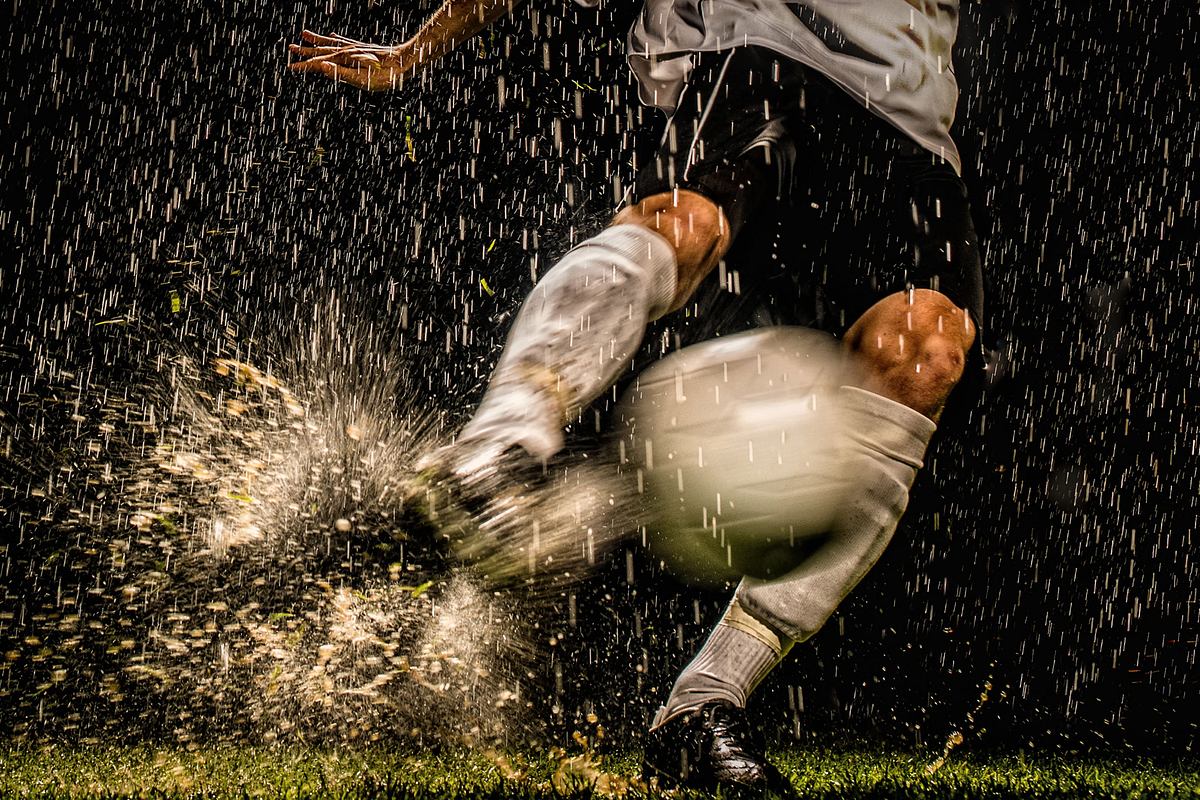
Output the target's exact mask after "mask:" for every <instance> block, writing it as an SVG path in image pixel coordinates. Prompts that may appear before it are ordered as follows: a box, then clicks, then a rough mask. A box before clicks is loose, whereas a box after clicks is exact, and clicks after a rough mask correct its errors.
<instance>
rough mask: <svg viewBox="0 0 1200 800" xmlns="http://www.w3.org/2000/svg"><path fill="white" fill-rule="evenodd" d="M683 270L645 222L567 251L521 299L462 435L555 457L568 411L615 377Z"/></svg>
mask: <svg viewBox="0 0 1200 800" xmlns="http://www.w3.org/2000/svg"><path fill="white" fill-rule="evenodd" d="M676 268H677V265H676V259H675V249H674V248H673V247H672V246H671V244H670V243H669V242H668V241H667V240H666V239H664V238H663V237H662V236H661V235H660V234H658V233H656V232H655V231H652V230H650V229H649V228H646V227H645V226H642V225H615V226H613V227H611V228H608V229H606V230H604V231H602V232H601V233H600V234H598V235H596V236H594V237H592V238H591V239H589V240H587V241H585V242H583V243H582V244H580V245H579V246H578V247H576V248H575V249H573V250H571V251H570V252H569V253H567V254H566V255H565V256H563V258H562V260H560V261H559V262H558V263H557V264H556V265H555V266H554V268H553V269H551V270H550V271H549V272H547V273H546V275H545V277H543V278H542V280H541V281H539V282H538V284H537V285H536V286H534V288H533V291H532V292H531V293H530V295H529V298H528V299H527V300H526V301H525V305H524V306H522V308H521V312H520V313H519V314H518V315H517V319H516V321H515V322H514V323H513V326H512V329H511V330H510V331H509V334H508V342H507V344H506V345H505V349H504V353H503V354H502V355H501V356H500V363H499V365H498V366H497V367H496V371H495V373H494V374H493V375H492V379H491V383H490V384H489V387H488V390H487V393H486V394H485V395H484V398H483V402H482V403H480V406H479V409H478V411H476V413H475V416H474V417H473V418H472V419H471V421H470V422H469V423H468V424H467V426H466V427H465V428H464V429H463V432H462V435H461V437H460V441H474V440H481V441H485V442H492V443H494V444H495V445H497V446H499V447H507V446H510V445H513V444H519V445H521V446H522V447H524V448H525V449H526V450H527V451H529V453H531V454H532V455H534V456H537V457H539V458H543V459H544V458H548V457H549V456H551V455H553V454H554V453H555V452H556V451H557V450H558V449H559V448H561V447H562V426H563V424H564V423H565V422H566V420H567V419H568V418H569V417H570V415H571V414H573V413H574V412H575V411H576V409H578V408H579V407H581V406H583V405H586V404H587V403H590V402H591V401H592V400H594V399H596V398H597V397H598V396H599V395H600V394H601V393H602V392H604V390H605V389H607V388H608V387H609V386H611V385H612V383H613V381H615V380H616V379H617V377H618V376H619V375H620V373H621V371H622V370H623V369H624V368H625V367H626V365H627V364H628V363H629V361H630V359H632V358H633V354H634V352H635V351H636V349H637V347H638V345H639V344H640V343H641V341H642V335H643V334H644V333H645V328H646V325H647V324H648V323H649V322H651V321H653V320H655V319H657V318H658V317H660V316H662V315H663V314H665V313H666V312H667V311H668V310H669V309H670V306H671V302H672V300H673V299H674V297H675V289H676V283H677V276H676Z"/></svg>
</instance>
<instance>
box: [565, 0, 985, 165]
mask: <svg viewBox="0 0 1200 800" xmlns="http://www.w3.org/2000/svg"><path fill="white" fill-rule="evenodd" d="M577 1H578V2H580V3H581V4H582V5H585V6H594V5H596V4H597V3H598V2H599V0H577ZM958 8H959V0H645V8H644V9H643V10H642V14H641V16H640V17H639V18H638V20H637V22H636V23H635V24H634V26H633V30H632V31H630V34H629V64H630V66H631V67H632V68H633V71H634V73H635V74H636V75H637V77H638V81H639V84H640V95H641V99H642V102H644V103H646V104H648V105H653V106H657V107H659V108H662V109H664V110H665V111H668V112H670V111H673V110H674V109H675V104H676V103H677V102H678V100H679V95H680V93H681V92H682V91H683V85H684V82H685V81H686V79H687V75H688V73H689V72H690V71H691V68H692V58H691V54H692V53H697V52H706V51H713V50H726V49H728V48H730V47H736V46H738V45H759V46H762V47H767V48H770V49H771V50H774V51H776V52H778V53H780V54H782V55H784V56H787V57H789V58H793V59H795V60H796V61H799V62H800V63H802V64H805V65H807V66H809V67H811V68H812V69H815V70H817V71H818V72H821V73H822V74H824V75H826V76H828V77H829V79H830V80H832V81H833V82H834V83H836V84H838V85H839V86H841V87H842V88H843V89H845V90H846V91H847V92H849V93H850V94H851V95H853V96H854V97H855V98H857V99H858V100H859V101H861V102H862V103H863V104H864V106H866V107H867V108H869V109H871V110H872V111H874V112H875V113H876V114H878V115H879V116H881V117H883V118H884V119H886V120H887V121H888V122H890V123H892V124H893V125H895V126H896V127H897V128H899V129H900V130H901V131H903V132H904V133H906V134H907V135H908V136H909V137H911V138H912V139H913V141H915V142H917V143H918V144H920V145H921V146H922V147H925V148H926V149H928V150H931V151H932V152H934V153H936V154H938V155H940V156H942V157H944V158H945V159H946V160H947V161H948V162H950V163H951V164H952V165H953V167H954V169H955V170H956V171H958V172H961V171H962V164H961V161H960V159H959V155H958V148H957V147H955V145H954V140H953V139H952V138H951V136H950V125H951V123H952V122H953V121H954V109H955V105H956V104H957V102H958V84H957V82H956V81H955V79H954V70H953V65H952V63H951V49H952V48H953V46H954V40H955V37H956V35H957V32H958Z"/></svg>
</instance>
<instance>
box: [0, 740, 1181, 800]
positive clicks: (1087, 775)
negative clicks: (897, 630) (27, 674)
mask: <svg viewBox="0 0 1200 800" xmlns="http://www.w3.org/2000/svg"><path fill="white" fill-rule="evenodd" d="M777 761H778V763H779V764H780V766H781V768H782V769H783V771H784V772H785V774H787V775H788V776H789V777H790V778H791V779H792V782H793V784H794V785H795V786H796V788H797V789H798V790H799V791H800V793H801V794H802V796H804V797H812V798H831V799H832V798H851V799H852V798H913V799H914V800H925V799H926V798H929V799H931V800H932V799H933V798H1084V797H1086V798H1151V797H1153V798H1158V797H1170V798H1184V797H1188V798H1200V762H1198V761H1197V760H1170V761H1149V760H1144V759H1135V758H1130V757H1117V758H1113V757H1105V756H1101V755H1084V756H1079V755H1076V756H1053V757H1046V756H1039V757H1037V758H1033V757H1025V756H1022V755H1011V756H984V755H970V754H964V755H963V756H962V757H952V758H951V759H950V760H949V761H948V762H947V763H946V764H944V765H943V766H942V767H941V768H940V769H938V770H936V771H935V772H934V773H933V774H932V775H931V774H928V770H929V766H930V758H928V757H927V756H925V755H918V754H914V753H903V752H896V751H884V750H879V751H866V750H849V749H844V750H839V749H836V748H835V749H828V748H821V749H812V750H805V751H798V750H797V751H790V752H782V753H779V754H777ZM636 763H637V760H636V758H635V757H633V756H625V757H612V756H610V757H605V758H602V759H600V760H599V761H596V760H593V759H590V758H587V757H579V756H577V757H575V758H567V757H559V758H554V757H551V756H541V757H538V758H535V759H531V758H528V757H525V756H520V755H516V754H509V755H508V756H507V757H503V758H502V757H498V756H495V755H494V754H493V755H490V756H489V755H484V754H478V753H470V754H468V753H463V754H456V755H438V756H432V755H428V756H414V755H411V754H404V755H402V754H398V753H392V752H389V751H386V750H384V749H375V750H372V749H366V748H362V749H343V750H336V751H334V750H306V749H303V748H298V747H277V748H248V747H233V746H227V747H215V748H207V749H205V748H202V749H199V750H192V751H187V750H182V749H173V748H166V749H155V748H152V747H148V746H138V747H126V748H119V747H87V748H62V747H41V748H38V747H29V746H25V747H18V748H11V749H8V750H6V751H3V752H0V795H3V796H6V797H7V796H17V797H47V798H57V797H128V796H135V797H162V798H174V797H180V798H184V797H245V796H251V797H293V798H302V797H338V798H387V797H396V798H463V799H464V800H465V799H466V798H510V797H511V798H552V797H596V796H605V795H606V792H605V791H597V790H596V788H594V787H596V786H598V787H600V789H607V790H608V791H609V792H616V793H621V792H625V793H626V794H627V795H628V796H633V797H639V796H645V794H646V792H645V790H644V788H642V787H638V786H636V784H631V783H630V780H629V779H630V778H631V777H632V776H633V775H634V774H635V772H636ZM650 794H651V795H652V796H655V795H656V793H654V792H650Z"/></svg>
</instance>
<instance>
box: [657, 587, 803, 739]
mask: <svg viewBox="0 0 1200 800" xmlns="http://www.w3.org/2000/svg"><path fill="white" fill-rule="evenodd" d="M791 646H792V642H791V641H790V640H789V639H786V638H781V636H780V635H779V634H778V633H777V632H775V631H774V630H772V629H771V628H769V627H767V626H766V625H764V624H763V623H761V622H759V621H758V620H757V619H755V618H754V617H752V616H750V615H749V614H747V613H746V612H745V611H744V610H742V608H741V606H740V605H739V604H738V601H737V598H734V600H733V602H731V603H730V604H729V608H728V609H726V611H725V615H724V616H723V617H721V621H720V622H718V623H717V627H716V628H714V629H713V632H712V633H711V634H710V635H709V637H708V640H707V641H705V643H704V646H703V647H701V648H700V652H699V653H697V654H696V657H695V658H693V659H692V662H691V663H690V664H688V665H687V667H686V668H685V669H684V670H683V672H682V673H680V675H679V678H678V679H677V680H676V681H675V685H674V686H673V687H672V688H671V696H670V697H668V698H667V702H666V704H665V705H664V706H663V707H662V708H660V709H659V710H658V714H657V715H656V716H655V718H654V725H653V727H655V728H657V727H658V726H659V725H662V724H663V723H665V722H669V721H671V720H672V719H674V718H675V717H678V716H679V715H681V714H686V713H688V712H689V711H695V710H696V709H698V708H700V706H702V705H704V704H705V703H708V702H711V701H713V700H728V701H729V702H731V703H733V704H734V705H735V706H739V707H744V706H745V705H746V698H747V697H749V696H750V693H751V692H752V691H754V687H756V686H758V684H759V682H760V681H762V679H763V678H764V677H766V675H767V673H768V672H770V671H771V670H772V669H773V668H774V667H775V665H776V664H778V663H779V662H780V661H781V660H782V659H783V657H784V656H785V655H787V651H788V650H789V649H790V648H791Z"/></svg>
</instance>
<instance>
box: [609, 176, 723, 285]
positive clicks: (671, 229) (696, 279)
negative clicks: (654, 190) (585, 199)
mask: <svg viewBox="0 0 1200 800" xmlns="http://www.w3.org/2000/svg"><path fill="white" fill-rule="evenodd" d="M613 224H614V225H626V224H634V225H645V226H646V227H648V228H650V229H651V230H653V231H656V232H657V233H659V234H661V235H662V236H663V238H665V239H666V240H667V241H668V242H670V243H671V246H672V247H674V248H675V257H676V263H677V265H678V270H679V275H678V278H679V280H678V286H679V292H678V296H677V298H676V303H675V304H674V305H675V306H678V305H680V304H682V303H683V302H684V301H685V300H686V299H687V298H688V297H689V296H690V295H691V294H692V292H693V291H694V290H695V288H696V286H697V285H698V284H699V283H700V281H701V280H702V279H703V278H704V276H705V275H707V274H708V272H709V271H710V270H711V269H712V268H713V267H714V266H715V265H716V263H717V261H718V259H720V257H721V256H723V255H724V254H725V251H726V250H728V249H729V243H730V240H731V237H730V235H729V225H728V223H727V222H726V220H725V215H724V214H723V213H722V212H721V208H720V207H719V206H718V205H717V204H716V203H714V202H713V201H712V200H710V199H708V198H707V197H705V196H704V195H702V194H699V193H697V192H691V191H687V190H685V189H681V190H679V191H676V192H663V193H662V194H656V195H652V196H650V197H647V198H646V199H645V200H642V201H641V202H639V203H636V204H634V205H631V206H628V207H626V208H624V209H622V210H621V211H620V212H619V213H618V214H617V216H616V218H615V219H614V220H613Z"/></svg>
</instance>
